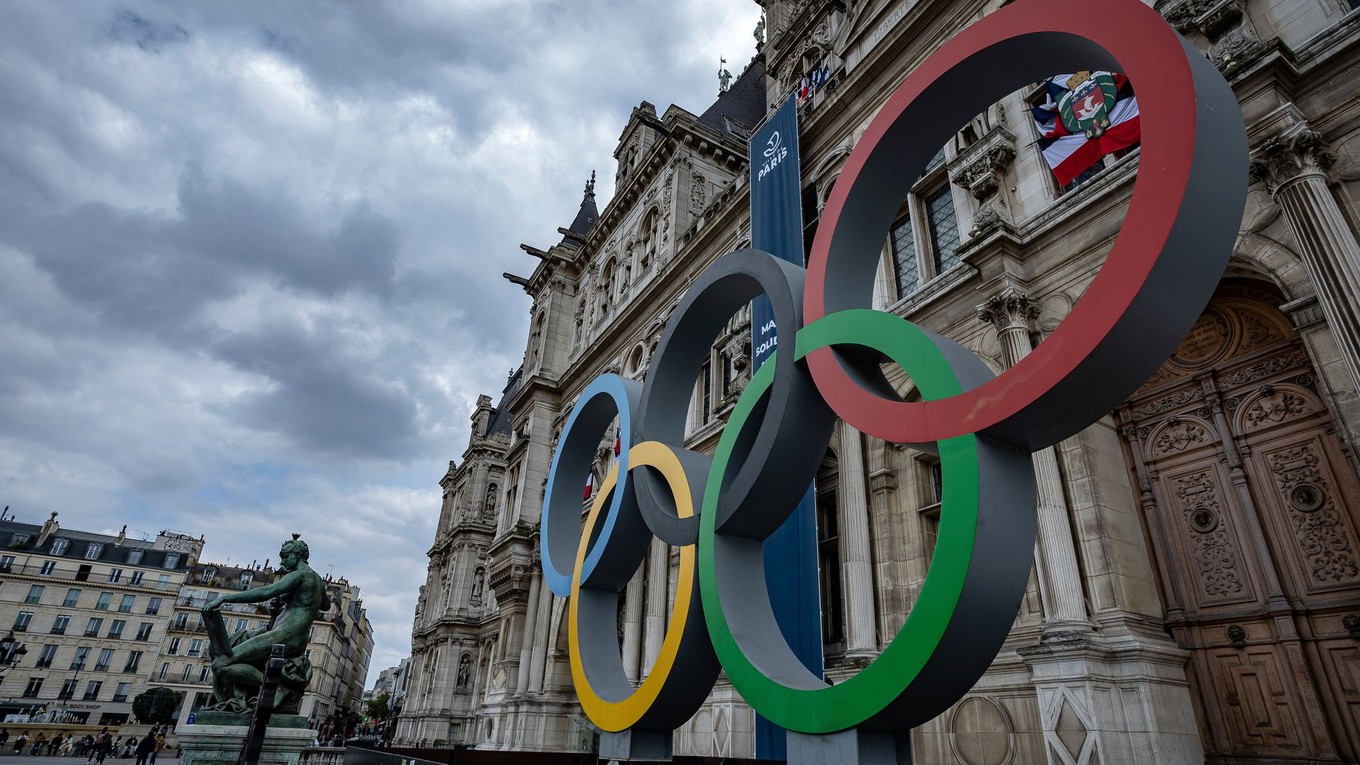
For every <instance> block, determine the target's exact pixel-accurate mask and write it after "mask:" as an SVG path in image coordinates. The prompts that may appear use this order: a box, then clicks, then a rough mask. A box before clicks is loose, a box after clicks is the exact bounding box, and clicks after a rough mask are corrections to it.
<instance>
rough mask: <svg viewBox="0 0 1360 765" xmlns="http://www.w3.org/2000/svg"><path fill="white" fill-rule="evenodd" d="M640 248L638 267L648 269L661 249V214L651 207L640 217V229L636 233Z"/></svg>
mask: <svg viewBox="0 0 1360 765" xmlns="http://www.w3.org/2000/svg"><path fill="white" fill-rule="evenodd" d="M638 238H639V240H640V242H641V247H640V249H639V250H638V266H639V267H640V268H643V269H646V268H649V267H650V266H651V265H652V263H653V262H655V260H656V256H657V252H658V250H659V249H660V247H661V214H660V213H659V212H657V209H656V208H655V207H653V208H652V209H650V210H648V211H647V214H646V215H644V216H642V228H641V229H640V230H639V231H638Z"/></svg>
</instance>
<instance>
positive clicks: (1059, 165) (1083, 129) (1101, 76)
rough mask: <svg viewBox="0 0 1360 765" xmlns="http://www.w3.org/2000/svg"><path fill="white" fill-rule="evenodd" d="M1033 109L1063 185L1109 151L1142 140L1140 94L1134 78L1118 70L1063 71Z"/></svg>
mask: <svg viewBox="0 0 1360 765" xmlns="http://www.w3.org/2000/svg"><path fill="white" fill-rule="evenodd" d="M1045 89H1046V92H1045V98H1044V102H1043V103H1041V104H1039V105H1038V106H1035V107H1034V109H1033V113H1034V122H1035V124H1036V125H1037V126H1038V127H1039V135H1040V138H1039V149H1040V150H1042V151H1043V153H1044V159H1045V160H1047V161H1048V166H1049V167H1050V168H1052V169H1053V175H1054V176H1056V177H1057V179H1058V183H1059V185H1062V186H1066V185H1067V184H1069V183H1071V182H1072V180H1073V179H1074V178H1076V177H1077V176H1078V175H1081V173H1082V172H1083V171H1084V170H1086V169H1087V168H1089V167H1091V166H1092V165H1094V164H1095V163H1096V162H1098V161H1100V158H1101V157H1103V156H1105V155H1106V154H1110V153H1112V152H1116V151H1119V150H1120V149H1127V148H1129V147H1130V146H1135V145H1137V143H1138V141H1139V121H1138V97H1137V96H1135V95H1134V93H1133V87H1132V86H1131V85H1129V78H1128V77H1125V76H1124V75H1122V74H1118V73H1114V72H1075V73H1068V74H1059V75H1055V76H1053V77H1051V78H1050V79H1049V80H1048V82H1047V83H1045Z"/></svg>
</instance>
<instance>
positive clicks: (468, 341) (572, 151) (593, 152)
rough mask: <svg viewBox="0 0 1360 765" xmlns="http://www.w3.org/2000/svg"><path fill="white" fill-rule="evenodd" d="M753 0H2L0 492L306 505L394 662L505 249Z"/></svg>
mask: <svg viewBox="0 0 1360 765" xmlns="http://www.w3.org/2000/svg"><path fill="white" fill-rule="evenodd" d="M758 13H759V7H758V6H757V5H756V4H755V3H740V2H739V3H735V4H734V3H730V2H725V1H724V0H689V1H688V2H680V3H630V2H623V0H581V2H566V0H555V1H554V2H528V1H527V0H525V1H522V2H511V1H509V0H476V1H475V2H474V1H472V0H468V1H467V2H458V3H423V2H415V0H410V1H409V2H390V3H359V4H347V3H332V2H322V1H321V0H301V1H300V2H290V3H277V2H264V1H263V0H259V1H257V2H238V3H193V4H189V3H172V2H168V1H166V0H127V2H116V3H107V2H106V3H80V4H71V3H64V4H59V5H54V4H51V3H48V2H42V1H41V0H29V1H27V2H23V1H20V2H12V3H8V4H6V6H5V21H6V23H5V24H4V25H0V114H3V115H4V118H3V119H0V370H3V373H0V494H3V497H0V502H3V503H4V504H9V505H11V506H12V507H13V509H14V510H15V511H16V512H18V513H19V516H20V517H21V518H26V519H30V520H32V519H41V518H42V517H44V516H45V515H46V513H47V512H48V511H50V510H57V511H60V513H61V516H60V519H61V521H62V523H63V525H65V526H67V527H71V528H82V529H90V530H98V529H106V528H111V529H112V530H115V531H116V529H117V527H118V526H121V525H122V523H128V524H129V527H130V528H132V529H141V530H143V531H144V532H146V533H149V534H154V533H155V532H156V531H157V530H159V529H162V528H172V529H181V530H184V531H188V532H191V533H194V534H200V533H202V534H206V535H207V537H208V547H207V551H206V554H207V557H208V558H209V559H212V560H226V559H228V558H230V559H231V560H233V561H236V562H244V561H249V560H252V559H255V560H263V559H264V558H267V557H273V556H274V553H275V551H276V550H277V546H276V545H277V542H278V540H281V539H283V538H286V536H287V534H288V533H289V532H292V531H299V532H302V533H303V534H305V535H306V536H307V537H308V538H309V541H310V543H311V546H312V550H313V560H314V562H316V563H317V564H318V568H319V569H320V570H325V569H326V567H327V566H329V567H331V568H332V569H333V571H334V573H335V574H336V575H337V576H340V575H343V576H345V577H347V578H348V579H349V580H350V581H351V582H354V583H355V584H358V585H359V586H361V587H362V588H363V591H364V594H365V596H366V603H367V605H368V607H369V612H370V616H371V618H372V619H373V621H374V623H375V628H376V631H377V635H378V646H377V653H376V656H375V658H374V662H373V667H372V674H374V675H375V674H376V672H377V670H379V669H381V668H382V667H384V666H387V665H390V664H393V663H395V662H396V661H397V660H398V659H399V658H400V657H401V656H402V655H404V654H405V653H406V652H407V651H408V650H409V634H410V633H409V630H410V619H411V616H412V612H413V608H414V603H415V596H416V590H417V588H418V587H419V585H420V584H421V583H422V582H423V580H424V570H425V563H426V559H425V554H424V553H425V549H426V548H427V546H428V544H429V541H430V539H431V537H432V534H433V527H434V523H435V521H436V519H437V515H438V508H439V497H438V484H437V482H438V480H439V478H440V477H441V476H442V475H443V471H444V468H445V465H446V463H447V460H448V459H450V458H455V457H458V456H459V455H460V453H461V450H462V448H463V446H464V445H465V444H466V442H467V423H468V414H469V412H470V411H471V407H472V405H473V403H474V402H475V400H476V397H477V395H478V394H479V393H483V392H485V393H490V394H492V395H493V396H494V395H497V394H498V393H499V391H500V390H501V388H502V386H503V385H504V383H505V373H506V371H507V370H509V369H510V368H512V367H514V366H516V365H517V364H518V363H519V362H520V360H521V358H522V353H523V342H524V338H525V336H526V325H527V311H528V307H529V305H528V301H527V299H526V298H525V296H524V294H523V292H522V291H520V289H519V288H518V287H515V286H513V285H511V284H508V283H506V282H505V281H504V280H502V279H501V277H500V274H501V272H503V271H512V272H518V273H527V272H528V271H529V270H530V269H532V267H533V265H534V263H535V262H534V261H533V260H531V259H529V258H528V257H527V256H524V255H523V254H522V253H521V252H520V251H519V249H518V247H517V245H518V243H519V242H530V243H534V244H538V245H545V244H549V243H552V242H555V241H557V239H558V238H559V235H558V234H557V231H556V229H557V227H558V226H561V225H565V224H567V223H568V222H570V220H571V219H572V217H573V215H574V214H575V211H576V206H577V204H578V203H579V201H580V194H581V186H582V183H583V182H584V180H585V178H586V177H587V176H588V175H589V173H590V170H591V169H597V170H598V171H599V172H600V178H601V182H600V186H599V188H598V192H599V196H600V198H601V201H602V202H603V201H605V200H607V199H608V196H609V194H610V193H611V191H612V182H611V180H610V179H611V178H612V175H613V166H612V158H611V154H612V151H613V149H614V142H615V141H616V140H617V137H618V134H619V131H620V130H621V128H622V127H623V122H624V120H625V119H626V118H627V115H628V113H629V110H630V109H631V107H632V106H634V105H636V104H637V102H639V101H641V100H643V99H647V100H650V101H652V102H654V103H656V104H657V105H658V107H659V108H662V109H664V108H665V104H666V103H667V102H670V101H675V102H677V103H680V104H681V105H683V106H685V107H687V108H689V109H690V110H691V111H694V112H698V111H701V110H702V109H703V108H704V107H705V106H706V105H707V104H708V103H709V102H710V101H711V99H712V98H713V96H714V95H715V93H716V84H717V81H716V77H715V71H716V67H717V59H718V56H719V55H720V54H725V55H726V56H727V58H728V60H729V61H731V62H740V61H742V60H743V59H744V58H745V57H746V56H749V55H750V52H751V49H752V47H753V45H752V44H753V41H752V38H751V36H750V29H751V27H752V26H753V25H754V23H755V19H756V17H757V15H758ZM737 66H739V63H738V64H737ZM734 71H735V68H734ZM224 518H227V519H230V520H229V521H227V522H223V520H222V519H224ZM275 537H277V538H278V539H275Z"/></svg>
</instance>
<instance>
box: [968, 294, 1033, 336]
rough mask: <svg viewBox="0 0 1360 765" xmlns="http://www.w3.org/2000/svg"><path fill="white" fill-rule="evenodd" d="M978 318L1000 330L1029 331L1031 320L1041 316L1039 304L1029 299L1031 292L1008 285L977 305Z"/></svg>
mask: <svg viewBox="0 0 1360 765" xmlns="http://www.w3.org/2000/svg"><path fill="white" fill-rule="evenodd" d="M977 316H978V320H980V321H983V322H986V323H988V324H991V325H993V326H995V327H996V329H997V331H998V332H1002V331H1005V330H1007V329H1023V330H1025V331H1026V332H1028V331H1029V327H1030V322H1032V321H1034V320H1035V319H1037V318H1039V306H1037V305H1035V304H1034V302H1033V301H1031V300H1030V299H1029V294H1028V293H1026V292H1024V291H1023V290H1018V289H1016V288H1014V287H1007V288H1006V289H1004V290H1002V291H1001V292H1000V293H999V294H996V295H993V296H992V297H991V298H989V299H988V300H987V302H985V303H983V304H982V305H979V306H978V307H977Z"/></svg>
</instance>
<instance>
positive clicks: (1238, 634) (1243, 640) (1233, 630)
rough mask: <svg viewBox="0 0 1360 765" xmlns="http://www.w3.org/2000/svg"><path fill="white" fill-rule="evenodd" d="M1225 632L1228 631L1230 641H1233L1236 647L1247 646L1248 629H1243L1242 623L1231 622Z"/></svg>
mask: <svg viewBox="0 0 1360 765" xmlns="http://www.w3.org/2000/svg"><path fill="white" fill-rule="evenodd" d="M1224 632H1226V633H1227V636H1228V642H1230V643H1232V644H1233V646H1234V647H1236V648H1246V646H1247V631H1246V630H1244V629H1242V625H1240V624H1230V625H1228V629H1227V630H1225V631H1224Z"/></svg>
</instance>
